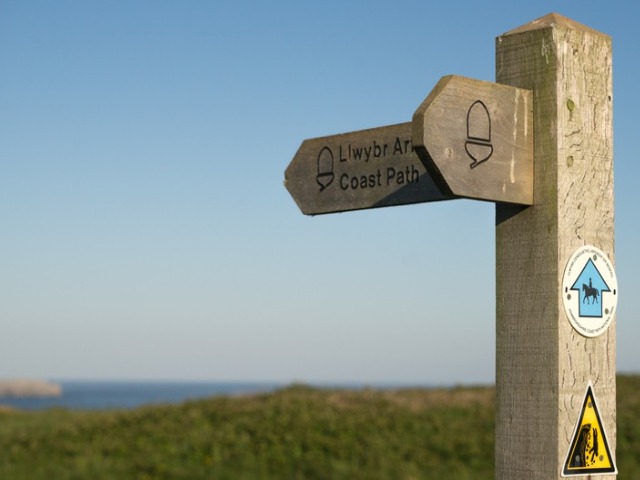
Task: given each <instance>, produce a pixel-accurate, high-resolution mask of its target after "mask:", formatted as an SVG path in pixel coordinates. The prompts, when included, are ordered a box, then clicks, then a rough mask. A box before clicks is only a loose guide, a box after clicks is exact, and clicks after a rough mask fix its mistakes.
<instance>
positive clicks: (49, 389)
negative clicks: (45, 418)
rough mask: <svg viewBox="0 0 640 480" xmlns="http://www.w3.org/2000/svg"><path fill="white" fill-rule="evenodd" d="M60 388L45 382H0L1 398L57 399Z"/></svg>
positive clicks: (20, 380)
mask: <svg viewBox="0 0 640 480" xmlns="http://www.w3.org/2000/svg"><path fill="white" fill-rule="evenodd" d="M60 395H62V387H61V386H60V385H58V384H56V383H52V382H47V381H45V380H29V379H14V380H0V398H2V397H59V396H60Z"/></svg>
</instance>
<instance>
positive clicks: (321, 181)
mask: <svg viewBox="0 0 640 480" xmlns="http://www.w3.org/2000/svg"><path fill="white" fill-rule="evenodd" d="M333 178H334V174H333V153H332V152H331V149H330V148H329V147H324V148H323V149H322V150H320V154H318V175H317V176H316V182H318V185H320V191H321V192H322V191H323V190H324V189H325V188H327V187H328V186H329V185H331V182H333Z"/></svg>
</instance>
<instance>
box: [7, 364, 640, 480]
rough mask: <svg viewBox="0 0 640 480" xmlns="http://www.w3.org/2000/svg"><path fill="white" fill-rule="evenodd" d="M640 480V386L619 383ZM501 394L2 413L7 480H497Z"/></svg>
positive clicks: (241, 400)
mask: <svg viewBox="0 0 640 480" xmlns="http://www.w3.org/2000/svg"><path fill="white" fill-rule="evenodd" d="M618 392H619V398H618V418H619V421H618V450H617V461H618V468H619V470H620V471H621V474H620V475H619V478H621V479H625V478H640V377H635V376H633V377H631V376H621V377H619V380H618ZM494 412H495V410H494V390H493V389H492V388H456V389H451V390H402V391H377V390H363V391H339V390H316V389H312V388H308V387H304V386H292V387H289V388H287V389H285V390H281V391H278V392H275V393H273V394H267V395H255V396H246V397H236V398H226V397H223V398H212V399H207V400H199V401H191V402H187V403H184V404H182V405H178V406H153V407H144V408H139V409H136V410H131V411H124V410H122V411H103V412H75V411H66V410H62V409H54V410H49V411H45V412H33V413H28V412H16V411H10V410H4V411H0V478H2V479H29V480H34V479H61V480H65V479H92V480H97V479H157V478H158V479H163V478H164V479H234V480H235V479H332V480H333V479H431V478H432V479H442V478H446V479H448V480H455V479H474V480H475V479H492V478H493V447H494V440H493V435H494Z"/></svg>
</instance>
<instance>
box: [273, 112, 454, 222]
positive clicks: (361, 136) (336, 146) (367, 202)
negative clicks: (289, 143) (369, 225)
mask: <svg viewBox="0 0 640 480" xmlns="http://www.w3.org/2000/svg"><path fill="white" fill-rule="evenodd" d="M284 184H285V187H286V188H287V190H289V193H290V194H291V196H292V197H293V198H294V200H295V201H296V203H297V204H298V207H300V210H302V213H304V214H307V215H317V214H321V213H334V212H344V211H348V210H360V209H364V208H377V207H388V206H393V205H405V204H411V203H421V202H434V201H439V200H447V199H450V198H454V197H453V196H452V195H448V194H445V193H442V192H441V191H440V189H439V188H438V187H437V186H436V185H435V183H434V181H433V179H432V178H431V176H430V175H429V173H428V172H427V169H426V168H425V167H424V165H423V164H422V162H421V161H420V158H418V156H417V155H416V154H415V152H414V151H413V147H412V144H411V123H400V124H398V125H389V126H386V127H379V128H371V129H368V130H359V131H355V132H350V133H343V134H339V135H332V136H328V137H320V138H312V139H309V140H305V141H304V142H302V145H301V146H300V148H299V149H298V151H297V152H296V154H295V156H294V157H293V160H292V161H291V163H290V164H289V167H288V168H287V170H286V171H285V182H284Z"/></svg>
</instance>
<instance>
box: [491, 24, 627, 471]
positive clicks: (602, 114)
mask: <svg viewBox="0 0 640 480" xmlns="http://www.w3.org/2000/svg"><path fill="white" fill-rule="evenodd" d="M496 80H497V82H498V83H504V84H507V85H511V86H516V87H520V88H526V89H530V90H533V93H534V122H533V123H534V124H533V125H531V126H530V127H529V128H533V130H534V165H535V167H534V170H535V171H534V205H533V206H530V207H526V208H525V207H516V206H509V205H506V204H498V205H497V207H496V288H497V292H496V293H497V299H496V308H497V322H496V328H497V331H496V385H497V419H496V478H497V479H509V480H512V479H516V478H521V479H524V478H526V479H528V480H529V479H545V480H548V479H551V478H559V477H560V476H561V472H562V464H563V462H564V461H565V458H566V456H567V452H568V449H569V443H570V442H571V437H572V436H573V434H574V429H575V427H576V421H577V418H578V415H579V414H580V408H581V406H582V402H583V399H584V398H585V388H586V387H587V385H588V384H589V382H591V383H592V384H593V391H594V393H595V395H596V397H597V399H598V401H597V403H598V407H599V410H600V415H601V418H602V422H603V423H604V425H605V427H606V432H607V438H608V442H609V447H610V449H611V453H612V455H613V456H615V435H616V403H615V396H616V384H615V368H616V356H615V352H616V334H615V319H614V320H613V321H612V325H610V327H609V328H608V329H607V330H606V331H605V332H604V333H602V334H601V335H599V336H595V337H593V338H588V337H585V336H582V335H580V334H579V333H578V332H577V331H576V330H574V329H573V327H572V325H571V324H570V323H569V321H568V319H567V316H566V314H565V311H564V309H563V295H565V292H562V277H563V273H564V270H565V267H566V265H567V262H568V260H569V258H570V257H571V255H572V253H573V252H574V251H576V249H578V248H579V247H582V246H585V245H592V246H595V247H597V248H599V249H600V250H602V251H603V252H605V253H606V255H607V256H608V257H609V259H610V260H611V261H612V262H613V260H614V230H613V138H612V136H613V135H612V67H611V40H610V38H609V37H608V36H606V35H604V34H602V33H599V32H597V31H594V30H592V29H590V28H587V27H585V26H584V25H580V24H578V23H576V22H574V21H572V20H569V19H567V18H564V17H562V16H559V15H556V14H551V15H547V16H546V17H543V18H541V19H539V20H536V21H534V22H531V23H530V24H527V25H524V26H522V27H520V28H517V29H515V30H513V31H510V32H508V33H506V34H504V35H502V36H500V37H498V38H497V40H496ZM599 478H611V479H613V478H615V475H605V476H603V477H599Z"/></svg>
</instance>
